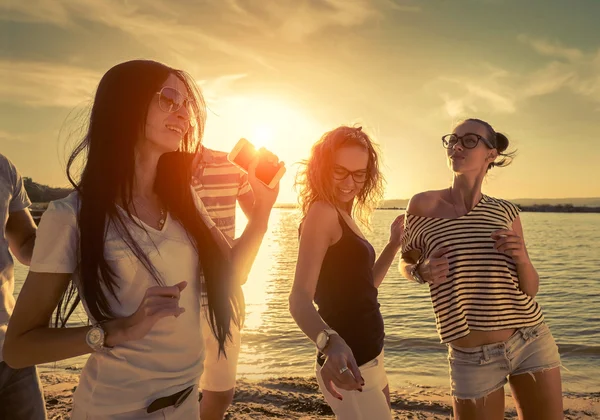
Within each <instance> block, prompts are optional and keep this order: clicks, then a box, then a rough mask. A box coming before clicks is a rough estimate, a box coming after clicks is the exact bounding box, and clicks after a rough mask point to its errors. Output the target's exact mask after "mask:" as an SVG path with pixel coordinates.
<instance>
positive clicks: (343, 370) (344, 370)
mask: <svg viewBox="0 0 600 420" xmlns="http://www.w3.org/2000/svg"><path fill="white" fill-rule="evenodd" d="M347 370H348V366H344V367H343V368H341V369H340V375H343V374H344V373H345V372H346V371H347Z"/></svg>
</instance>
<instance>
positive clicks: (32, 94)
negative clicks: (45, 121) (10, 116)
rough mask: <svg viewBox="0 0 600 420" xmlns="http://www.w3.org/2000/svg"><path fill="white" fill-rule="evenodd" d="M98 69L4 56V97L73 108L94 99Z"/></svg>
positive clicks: (0, 63)
mask: <svg viewBox="0 0 600 420" xmlns="http://www.w3.org/2000/svg"><path fill="white" fill-rule="evenodd" d="M101 76H102V75H101V74H100V73H98V72H95V71H92V70H89V69H86V68H82V67H75V66H69V65H64V64H55V63H44V62H30V61H17V60H6V59H4V60H0V80H2V81H3V83H0V101H2V102H5V101H9V102H10V103H15V102H16V103H19V104H24V105H27V106H31V107H42V106H45V107H66V108H72V107H75V106H77V105H80V104H81V103H82V102H83V101H88V100H91V99H92V94H93V93H94V91H95V89H96V86H97V85H98V82H99V81H100V77H101Z"/></svg>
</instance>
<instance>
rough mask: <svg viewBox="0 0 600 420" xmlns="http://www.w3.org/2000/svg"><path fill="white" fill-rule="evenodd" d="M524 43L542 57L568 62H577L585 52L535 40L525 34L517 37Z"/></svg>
mask: <svg viewBox="0 0 600 420" xmlns="http://www.w3.org/2000/svg"><path fill="white" fill-rule="evenodd" d="M517 39H518V40H519V41H521V42H522V43H524V44H526V45H529V46H530V47H531V48H533V49H534V50H535V51H537V52H538V53H539V54H541V55H545V56H548V57H553V58H562V59H565V60H568V61H577V60H579V59H581V58H582V57H583V52H582V51H581V50H579V49H577V48H569V47H565V46H563V45H561V44H560V43H558V42H551V41H548V40H545V39H541V38H533V37H530V36H528V35H525V34H521V35H519V36H518V37H517Z"/></svg>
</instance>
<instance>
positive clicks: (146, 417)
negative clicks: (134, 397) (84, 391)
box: [71, 387, 200, 420]
mask: <svg viewBox="0 0 600 420" xmlns="http://www.w3.org/2000/svg"><path fill="white" fill-rule="evenodd" d="M199 418H200V404H199V403H198V389H197V388H196V387H194V390H193V391H192V392H191V393H190V394H189V395H188V397H187V398H186V399H185V401H184V402H183V403H182V404H181V405H180V406H179V407H174V406H171V407H167V408H163V409H162V410H158V411H155V412H153V413H150V414H148V412H147V411H146V409H145V408H140V409H139V410H135V411H129V412H127V413H120V414H101V415H94V414H89V413H88V412H86V411H85V409H83V408H82V407H79V406H78V405H77V404H75V405H74V406H73V411H72V412H71V420H134V419H136V420H139V419H142V420H190V419H199Z"/></svg>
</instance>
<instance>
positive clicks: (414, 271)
mask: <svg viewBox="0 0 600 420" xmlns="http://www.w3.org/2000/svg"><path fill="white" fill-rule="evenodd" d="M420 266H421V263H420V262H418V263H416V264H415V265H414V266H413V268H412V269H411V270H410V275H411V277H412V278H413V279H414V280H415V281H416V282H417V283H419V284H424V283H426V281H425V280H423V278H422V277H421V275H420V274H419V267H420Z"/></svg>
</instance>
